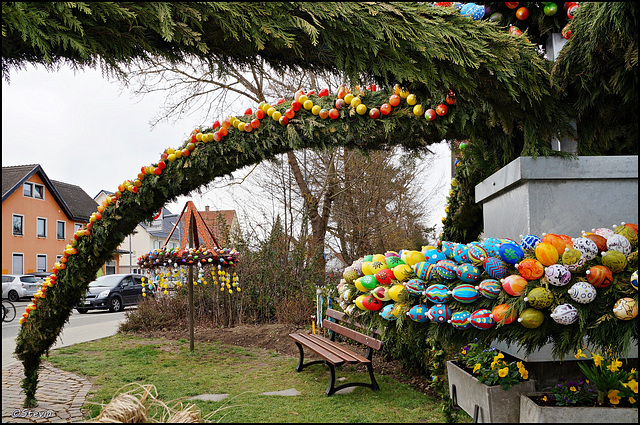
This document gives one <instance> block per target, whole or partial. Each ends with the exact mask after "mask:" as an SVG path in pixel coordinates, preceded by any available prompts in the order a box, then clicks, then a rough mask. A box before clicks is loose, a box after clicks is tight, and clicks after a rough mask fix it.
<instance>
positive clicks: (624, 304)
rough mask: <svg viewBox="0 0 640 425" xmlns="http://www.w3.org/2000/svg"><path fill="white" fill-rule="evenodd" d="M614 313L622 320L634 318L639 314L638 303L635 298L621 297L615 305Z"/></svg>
mask: <svg viewBox="0 0 640 425" xmlns="http://www.w3.org/2000/svg"><path fill="white" fill-rule="evenodd" d="M613 314H614V315H615V316H616V317H617V318H618V319H620V320H632V319H635V318H636V316H637V315H638V303H637V302H636V300H634V299H633V298H629V297H625V298H620V299H619V300H618V301H616V303H615V304H614V305H613Z"/></svg>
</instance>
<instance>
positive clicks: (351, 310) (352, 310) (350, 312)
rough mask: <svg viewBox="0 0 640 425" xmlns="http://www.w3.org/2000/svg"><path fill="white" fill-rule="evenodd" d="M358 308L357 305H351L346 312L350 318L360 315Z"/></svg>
mask: <svg viewBox="0 0 640 425" xmlns="http://www.w3.org/2000/svg"><path fill="white" fill-rule="evenodd" d="M357 307H358V306H357V305H355V304H349V305H348V306H347V307H346V308H345V309H344V312H345V313H346V314H347V315H348V316H356V315H357V313H358V308H357Z"/></svg>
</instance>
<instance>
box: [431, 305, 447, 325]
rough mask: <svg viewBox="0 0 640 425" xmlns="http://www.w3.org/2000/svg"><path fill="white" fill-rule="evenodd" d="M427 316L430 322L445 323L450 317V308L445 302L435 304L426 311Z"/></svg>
mask: <svg viewBox="0 0 640 425" xmlns="http://www.w3.org/2000/svg"><path fill="white" fill-rule="evenodd" d="M427 317H428V318H429V320H431V321H432V322H436V323H447V322H448V321H449V319H451V309H450V308H449V306H448V305H447V304H436V305H434V306H432V307H431V308H430V309H429V311H427Z"/></svg>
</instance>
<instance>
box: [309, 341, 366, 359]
mask: <svg viewBox="0 0 640 425" xmlns="http://www.w3.org/2000/svg"><path fill="white" fill-rule="evenodd" d="M305 336H306V337H308V338H309V339H311V340H313V341H317V342H318V343H319V344H326V345H327V349H328V350H329V351H331V352H333V353H335V354H336V355H337V356H340V357H342V358H343V359H345V361H346V362H347V363H362V364H366V363H370V360H369V359H367V358H366V357H364V356H362V355H360V354H358V353H354V352H353V351H351V350H349V349H347V348H344V347H342V346H340V345H338V344H337V343H336V342H334V341H331V340H328V339H326V338H324V337H322V336H319V335H305Z"/></svg>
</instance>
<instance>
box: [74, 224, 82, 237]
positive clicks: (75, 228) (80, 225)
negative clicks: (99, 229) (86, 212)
mask: <svg viewBox="0 0 640 425" xmlns="http://www.w3.org/2000/svg"><path fill="white" fill-rule="evenodd" d="M80 229H82V224H80V223H73V234H74V235H75V234H76V232H77V231H78V230H80Z"/></svg>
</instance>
